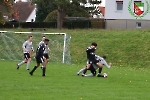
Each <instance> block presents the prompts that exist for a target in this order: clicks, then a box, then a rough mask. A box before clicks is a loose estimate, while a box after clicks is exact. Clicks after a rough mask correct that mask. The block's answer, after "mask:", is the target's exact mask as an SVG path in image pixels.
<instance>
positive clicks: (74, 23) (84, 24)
mask: <svg viewBox="0 0 150 100" xmlns="http://www.w3.org/2000/svg"><path fill="white" fill-rule="evenodd" d="M91 22H92V21H91V20H65V21H64V22H63V28H68V29H75V28H79V29H80V28H81V29H82V28H97V26H95V25H94V24H93V25H92V23H91ZM98 23H100V24H101V23H104V22H98ZM100 24H97V25H98V26H99V25H100ZM92 26H93V27H92ZM18 27H21V28H57V22H6V23H5V24H2V23H0V28H18ZM100 28H104V25H101V26H100Z"/></svg>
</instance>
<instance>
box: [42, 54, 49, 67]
mask: <svg viewBox="0 0 150 100" xmlns="http://www.w3.org/2000/svg"><path fill="white" fill-rule="evenodd" d="M49 60H50V58H49V55H48V54H47V53H46V54H44V61H45V62H46V64H47V63H48V62H49ZM41 69H43V66H41Z"/></svg>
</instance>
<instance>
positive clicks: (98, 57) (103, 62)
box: [93, 55, 111, 69]
mask: <svg viewBox="0 0 150 100" xmlns="http://www.w3.org/2000/svg"><path fill="white" fill-rule="evenodd" d="M95 58H96V60H98V61H99V62H100V63H102V64H103V65H105V66H106V67H107V68H110V67H111V66H109V65H108V64H107V62H106V61H105V59H104V58H102V57H100V56H98V55H95ZM93 67H94V68H95V69H97V68H99V67H98V66H97V65H95V64H93Z"/></svg>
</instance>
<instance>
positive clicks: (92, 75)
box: [85, 73, 93, 76]
mask: <svg viewBox="0 0 150 100" xmlns="http://www.w3.org/2000/svg"><path fill="white" fill-rule="evenodd" d="M85 76H93V74H92V73H91V74H87V75H85Z"/></svg>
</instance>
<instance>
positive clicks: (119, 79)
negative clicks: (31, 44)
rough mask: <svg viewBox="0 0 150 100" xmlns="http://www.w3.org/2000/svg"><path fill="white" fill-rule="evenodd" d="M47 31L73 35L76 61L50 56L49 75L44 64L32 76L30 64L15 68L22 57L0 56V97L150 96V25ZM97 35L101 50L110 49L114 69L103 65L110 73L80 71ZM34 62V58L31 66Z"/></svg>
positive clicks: (130, 99)
mask: <svg viewBox="0 0 150 100" xmlns="http://www.w3.org/2000/svg"><path fill="white" fill-rule="evenodd" d="M3 30H6V29H3ZM7 30H8V29H7ZM9 30H10V31H30V30H28V29H26V30H24V29H13V30H12V29H9ZM9 30H8V31H9ZM44 32H45V31H44ZM46 32H63V33H64V32H65V33H68V34H70V35H71V36H72V38H71V42H70V43H71V44H70V53H71V58H72V64H59V63H57V64H56V63H52V62H50V63H49V64H48V66H47V71H46V74H47V76H46V77H42V76H41V74H42V72H41V69H37V71H36V72H35V73H34V75H33V76H30V75H29V74H28V71H26V70H25V65H23V67H21V68H20V69H19V70H16V66H15V65H16V64H17V63H18V62H16V61H0V64H1V65H0V66H1V71H0V79H1V80H0V100H45V99H48V100H50V99H51V100H149V99H150V95H149V89H150V85H149V84H150V46H149V43H150V39H149V37H150V34H149V32H150V30H99V29H83V30H81V29H76V30H67V29H63V30H56V29H50V30H47V31H46ZM93 41H94V42H97V43H98V47H97V50H96V54H98V55H100V56H102V55H106V56H107V62H112V63H113V65H112V67H111V69H106V67H104V69H103V72H106V73H107V74H108V78H98V77H84V78H83V77H81V76H76V72H77V71H78V70H79V69H81V68H82V67H84V66H85V64H86V53H85V50H86V48H87V46H89V45H90V44H91V42H93ZM34 65H35V62H32V63H31V67H33V66H34Z"/></svg>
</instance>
